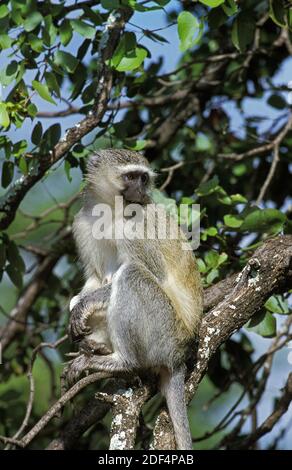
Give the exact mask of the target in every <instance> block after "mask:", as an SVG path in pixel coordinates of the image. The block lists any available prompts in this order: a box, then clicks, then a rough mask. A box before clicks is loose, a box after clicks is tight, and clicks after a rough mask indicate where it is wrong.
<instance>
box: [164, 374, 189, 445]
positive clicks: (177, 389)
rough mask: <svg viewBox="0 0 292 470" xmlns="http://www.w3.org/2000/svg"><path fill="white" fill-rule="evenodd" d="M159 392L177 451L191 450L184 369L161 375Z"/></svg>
mask: <svg viewBox="0 0 292 470" xmlns="http://www.w3.org/2000/svg"><path fill="white" fill-rule="evenodd" d="M161 392H162V393H163V395H164V396H165V399H166V403H167V408H168V412H169V415H170V418H171V421H172V425H173V429H174V435H175V440H176V447H177V450H192V448H193V444H192V436H191V431H190V426H189V420H188V415H187V405H186V399H185V368H184V367H181V368H180V369H177V370H174V371H173V373H171V372H163V374H162V375H161Z"/></svg>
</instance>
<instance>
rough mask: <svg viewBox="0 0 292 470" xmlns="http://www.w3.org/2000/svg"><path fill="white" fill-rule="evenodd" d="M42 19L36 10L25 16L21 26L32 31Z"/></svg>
mask: <svg viewBox="0 0 292 470" xmlns="http://www.w3.org/2000/svg"><path fill="white" fill-rule="evenodd" d="M42 21H43V17H42V15H41V14H40V13H39V12H38V11H33V12H32V13H30V14H29V15H28V16H27V17H26V19H25V21H24V23H23V27H24V29H25V31H27V32H30V31H33V30H34V29H35V28H36V27H37V26H38V25H39V24H40V23H41V22H42Z"/></svg>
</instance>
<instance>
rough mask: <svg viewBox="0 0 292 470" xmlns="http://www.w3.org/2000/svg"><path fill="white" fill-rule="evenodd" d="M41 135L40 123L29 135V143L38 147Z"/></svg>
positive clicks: (41, 127)
mask: <svg viewBox="0 0 292 470" xmlns="http://www.w3.org/2000/svg"><path fill="white" fill-rule="evenodd" d="M42 135H43V126H42V123H41V122H40V121H38V122H37V124H36V125H35V126H34V128H33V131H32V134H31V141H32V143H33V144H34V145H39V143H40V141H41V138H42Z"/></svg>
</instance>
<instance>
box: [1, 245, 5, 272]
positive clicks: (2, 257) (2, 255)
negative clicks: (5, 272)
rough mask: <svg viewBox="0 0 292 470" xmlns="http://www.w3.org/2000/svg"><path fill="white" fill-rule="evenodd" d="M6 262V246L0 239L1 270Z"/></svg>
mask: <svg viewBox="0 0 292 470" xmlns="http://www.w3.org/2000/svg"><path fill="white" fill-rule="evenodd" d="M5 263H6V246H5V245H4V243H2V242H1V241H0V270H2V269H3V268H4V266H5Z"/></svg>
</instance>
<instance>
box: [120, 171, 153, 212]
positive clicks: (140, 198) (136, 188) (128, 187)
mask: <svg viewBox="0 0 292 470" xmlns="http://www.w3.org/2000/svg"><path fill="white" fill-rule="evenodd" d="M121 179H122V184H123V189H122V191H121V194H122V196H123V197H124V199H125V200H126V201H127V202H130V203H131V202H132V203H136V204H142V205H143V204H147V202H149V186H150V174H149V172H148V171H147V169H145V171H143V170H141V171H140V170H136V171H128V172H126V173H123V174H122V175H121Z"/></svg>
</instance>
